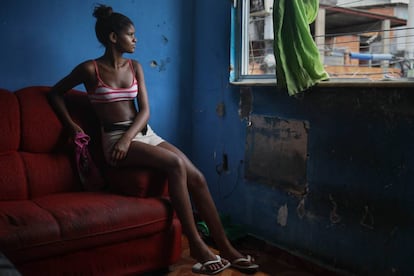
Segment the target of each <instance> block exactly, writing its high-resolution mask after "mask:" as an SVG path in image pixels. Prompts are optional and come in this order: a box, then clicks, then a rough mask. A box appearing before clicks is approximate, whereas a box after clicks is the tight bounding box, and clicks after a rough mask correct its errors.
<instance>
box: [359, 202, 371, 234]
mask: <svg viewBox="0 0 414 276" xmlns="http://www.w3.org/2000/svg"><path fill="white" fill-rule="evenodd" d="M360 224H361V225H362V226H364V227H366V228H368V229H371V230H372V229H374V216H373V215H372V213H371V211H370V210H369V208H368V206H365V207H364V213H363V215H362V218H361V221H360Z"/></svg>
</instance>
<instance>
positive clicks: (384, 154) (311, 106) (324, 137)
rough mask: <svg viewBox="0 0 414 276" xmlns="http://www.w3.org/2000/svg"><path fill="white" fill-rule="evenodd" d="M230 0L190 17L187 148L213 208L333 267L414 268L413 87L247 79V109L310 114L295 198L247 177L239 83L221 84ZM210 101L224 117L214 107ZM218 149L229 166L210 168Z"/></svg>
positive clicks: (200, 4)
mask: <svg viewBox="0 0 414 276" xmlns="http://www.w3.org/2000/svg"><path fill="white" fill-rule="evenodd" d="M230 6H231V3H230V1H222V0H211V1H197V4H196V9H195V19H194V21H195V30H196V32H195V43H196V45H195V55H194V57H195V58H194V101H193V104H194V107H193V115H192V117H193V118H194V122H193V123H194V126H193V128H194V132H193V150H192V153H193V157H194V160H195V162H196V163H197V165H198V166H199V167H200V168H202V170H203V171H204V173H205V174H206V176H207V179H208V181H209V183H210V189H211V191H212V193H213V195H214V198H215V201H216V202H217V205H218V207H219V209H220V211H221V212H222V213H224V214H226V215H230V217H231V218H232V220H233V221H234V222H235V223H240V224H243V225H244V226H245V227H246V228H247V229H248V230H249V232H250V233H253V234H254V235H257V236H259V237H261V238H264V239H266V240H268V241H269V242H272V243H275V244H277V245H279V246H281V247H284V248H287V249H289V250H290V251H291V252H295V253H297V254H299V255H304V256H307V257H310V258H312V259H314V260H318V261H319V262H322V263H324V264H329V265H331V266H335V267H337V268H339V269H345V270H348V271H352V272H355V273H358V274H360V275H413V274H414V268H413V267H412V266H411V264H410V263H411V262H410V260H412V256H414V255H413V254H412V252H411V249H410V248H412V247H413V246H414V236H413V235H412V233H413V230H414V215H413V214H414V201H413V200H412V198H413V196H414V186H413V184H414V172H413V168H414V154H413V153H414V147H413V146H412V141H413V138H414V120H413V115H414V112H413V111H412V110H413V107H414V95H412V92H410V89H411V90H412V88H363V87H360V88H358V87H353V88H342V89H341V88H331V89H329V88H315V89H313V90H312V91H311V92H310V93H308V94H306V95H305V97H303V98H300V99H297V98H293V97H289V96H288V95H287V93H286V92H285V91H277V90H276V89H275V88H274V87H251V89H252V95H253V106H252V113H253V114H259V115H268V116H275V117H280V118H285V119H296V120H306V121H308V122H309V125H310V129H309V133H308V154H309V159H308V162H307V182H308V189H309V191H308V193H307V194H306V195H305V196H303V197H295V196H293V195H289V194H287V193H286V192H284V191H282V190H280V189H277V188H270V187H269V186H266V185H263V184H261V183H254V182H249V181H247V180H245V179H244V177H243V174H244V163H245V162H244V161H245V160H246V156H244V150H245V144H246V130H247V123H246V121H245V120H242V119H241V118H240V117H239V115H238V109H239V101H240V87H235V86H231V85H229V84H228V75H229V71H228V70H229V69H228V68H229V50H228V49H229V30H230ZM211 7H214V8H211ZM219 104H224V106H225V115H224V117H221V116H219V115H218V114H217V113H216V107H217V106H218V105H219ZM223 153H226V154H227V155H228V160H229V172H227V173H224V174H220V175H219V174H218V173H217V172H216V166H217V165H220V164H221V161H222V160H221V158H222V157H221V156H222V154H223ZM285 206H286V207H287V223H286V225H281V224H280V223H278V214H279V210H286V209H283V208H281V207H285Z"/></svg>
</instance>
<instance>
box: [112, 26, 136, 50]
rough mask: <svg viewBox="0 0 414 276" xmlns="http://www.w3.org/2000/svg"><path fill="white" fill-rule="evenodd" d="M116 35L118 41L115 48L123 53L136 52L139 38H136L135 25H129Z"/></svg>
mask: <svg viewBox="0 0 414 276" xmlns="http://www.w3.org/2000/svg"><path fill="white" fill-rule="evenodd" d="M116 35H117V40H116V43H115V46H116V47H117V49H118V50H119V51H121V52H123V53H133V52H134V51H135V44H136V43H137V38H136V37H135V28H134V26H133V25H129V26H128V27H126V28H124V30H123V31H122V32H119V33H117V34H116Z"/></svg>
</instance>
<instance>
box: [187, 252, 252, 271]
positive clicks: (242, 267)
mask: <svg viewBox="0 0 414 276" xmlns="http://www.w3.org/2000/svg"><path fill="white" fill-rule="evenodd" d="M221 261H222V259H221V257H220V256H219V255H216V260H212V261H207V262H204V263H196V264H195V265H193V268H192V271H193V273H198V274H206V275H215V274H218V273H220V272H222V271H223V270H225V269H226V268H228V267H230V266H231V267H233V268H235V269H237V270H239V271H241V272H243V273H254V272H256V271H257V269H258V268H259V266H258V265H257V264H254V263H253V262H252V257H251V256H250V255H247V256H246V257H243V258H238V259H235V260H233V262H231V263H230V262H228V263H227V264H223V263H222V262H221ZM220 263H221V264H223V266H221V267H220V268H219V269H210V268H209V266H211V265H212V264H220Z"/></svg>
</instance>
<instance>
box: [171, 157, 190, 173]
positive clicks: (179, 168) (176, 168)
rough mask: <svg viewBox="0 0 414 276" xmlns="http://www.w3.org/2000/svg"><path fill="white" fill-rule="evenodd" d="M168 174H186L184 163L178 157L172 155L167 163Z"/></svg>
mask: <svg viewBox="0 0 414 276" xmlns="http://www.w3.org/2000/svg"><path fill="white" fill-rule="evenodd" d="M166 169H167V171H168V172H169V173H186V168H185V161H184V160H183V159H182V158H181V157H180V156H178V155H175V154H174V155H172V156H171V157H170V159H169V161H168V163H167V168H166Z"/></svg>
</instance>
